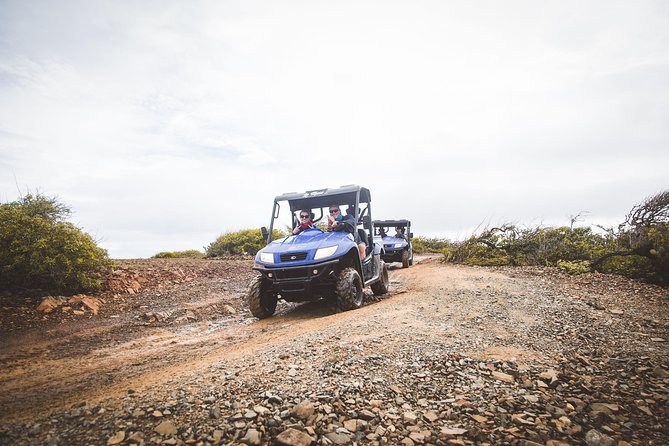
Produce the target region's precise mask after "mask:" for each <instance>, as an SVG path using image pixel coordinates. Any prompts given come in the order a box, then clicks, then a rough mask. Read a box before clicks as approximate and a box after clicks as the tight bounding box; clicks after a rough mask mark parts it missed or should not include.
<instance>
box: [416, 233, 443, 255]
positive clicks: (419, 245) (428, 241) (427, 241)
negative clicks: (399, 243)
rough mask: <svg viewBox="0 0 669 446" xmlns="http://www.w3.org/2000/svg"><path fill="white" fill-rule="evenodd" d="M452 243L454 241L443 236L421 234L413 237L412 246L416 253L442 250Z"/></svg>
mask: <svg viewBox="0 0 669 446" xmlns="http://www.w3.org/2000/svg"><path fill="white" fill-rule="evenodd" d="M452 245H453V243H451V242H450V241H448V240H446V239H443V238H436V237H422V236H419V237H414V238H412V239H411V247H412V249H413V252H414V253H416V254H422V253H426V252H441V251H442V250H443V249H445V248H448V247H450V246H452Z"/></svg>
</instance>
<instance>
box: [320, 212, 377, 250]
mask: <svg viewBox="0 0 669 446" xmlns="http://www.w3.org/2000/svg"><path fill="white" fill-rule="evenodd" d="M329 212H330V214H329V215H328V231H332V232H350V233H351V234H353V238H354V239H355V241H356V243H357V245H358V254H359V255H360V260H364V259H365V251H366V249H367V245H366V244H365V242H364V241H362V240H361V239H360V236H359V235H358V234H357V233H356V230H355V216H354V214H355V208H354V207H351V206H349V207H348V209H346V216H345V217H344V216H342V215H341V209H340V208H339V206H337V205H333V206H330V208H329Z"/></svg>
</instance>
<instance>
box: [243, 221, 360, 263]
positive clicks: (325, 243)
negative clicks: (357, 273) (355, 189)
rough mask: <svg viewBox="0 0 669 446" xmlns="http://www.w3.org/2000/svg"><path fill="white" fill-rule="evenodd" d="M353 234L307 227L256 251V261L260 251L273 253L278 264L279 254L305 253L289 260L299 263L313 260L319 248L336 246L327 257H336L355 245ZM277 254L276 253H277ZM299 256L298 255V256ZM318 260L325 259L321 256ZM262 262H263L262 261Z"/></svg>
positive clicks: (258, 258) (258, 259)
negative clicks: (295, 259) (294, 259)
mask: <svg viewBox="0 0 669 446" xmlns="http://www.w3.org/2000/svg"><path fill="white" fill-rule="evenodd" d="M353 240H354V239H353V235H352V234H350V233H348V232H323V231H321V230H320V229H308V230H306V231H303V232H301V233H300V234H297V235H289V236H288V237H286V238H283V239H281V240H275V241H273V242H272V243H270V244H269V245H267V246H265V247H264V248H263V249H261V250H260V251H258V254H257V255H256V261H260V256H261V253H265V254H268V253H271V254H275V255H274V262H275V264H279V263H281V262H279V260H278V259H279V256H278V255H281V254H290V253H306V256H305V257H304V258H302V259H301V260H297V261H295V262H291V264H295V265H298V264H301V263H309V262H313V261H314V260H313V259H314V255H315V254H316V251H317V250H318V249H319V248H329V247H331V246H337V247H338V248H337V250H336V251H335V252H334V253H333V254H332V255H330V256H328V258H331V257H337V256H339V255H342V253H344V252H347V251H348V250H349V249H350V248H351V246H352V245H353V246H354V245H355V242H354V241H353ZM277 254H278V255H277ZM298 258H299V256H298ZM320 260H325V259H324V258H321V259H320ZM263 263H264V262H263Z"/></svg>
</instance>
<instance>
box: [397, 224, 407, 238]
mask: <svg viewBox="0 0 669 446" xmlns="http://www.w3.org/2000/svg"><path fill="white" fill-rule="evenodd" d="M395 238H402V239H406V237H404V228H400V227H398V228H395Z"/></svg>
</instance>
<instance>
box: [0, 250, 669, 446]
mask: <svg viewBox="0 0 669 446" xmlns="http://www.w3.org/2000/svg"><path fill="white" fill-rule="evenodd" d="M118 266H119V268H118V270H117V272H116V274H115V275H114V276H113V277H112V281H113V282H111V283H110V285H112V288H113V291H112V292H108V293H105V294H101V295H94V296H92V295H88V296H83V295H80V296H74V297H67V298H64V297H59V296H49V297H46V296H37V295H36V294H35V293H32V294H28V295H26V296H23V297H20V296H14V295H3V296H0V306H1V308H0V322H1V324H2V325H1V328H0V339H1V340H2V341H1V342H0V365H1V367H0V445H32V444H48V445H89V444H90V445H117V444H122V445H150V444H155V445H159V444H163V445H183V444H188V445H228V444H230V445H237V444H246V445H268V444H276V445H310V444H313V445H330V444H358V445H386V444H387V445H395V444H397V445H485V444H488V445H497V444H509V445H522V444H525V445H535V444H540V445H553V446H558V445H579V444H587V445H591V446H594V445H617V446H624V445H627V444H632V445H637V444H638V445H667V444H669V421H668V420H669V342H668V341H669V312H667V307H668V305H669V291H668V290H666V289H662V288H658V287H655V286H652V285H647V284H642V283H639V282H635V281H632V280H628V279H624V278H620V277H616V276H606V275H600V274H589V275H584V276H575V277H571V276H567V275H564V274H561V273H559V272H557V271H556V270H554V269H548V268H528V269H504V268H500V269H486V268H469V267H462V266H454V265H447V264H443V263H441V262H439V259H438V258H434V257H433V258H430V257H427V258H424V259H421V260H420V261H418V262H417V264H416V265H414V266H412V267H411V268H408V269H401V268H398V267H394V268H392V270H391V292H390V293H389V294H388V295H387V296H384V297H383V298H375V297H374V296H372V295H371V294H368V295H367V299H366V305H365V306H364V307H363V308H361V309H359V310H355V311H350V312H344V313H340V312H337V311H336V309H335V308H333V307H330V306H328V305H324V304H320V303H310V304H303V305H296V304H285V303H284V304H280V306H279V309H278V312H277V314H276V315H275V316H274V317H272V318H269V319H266V320H262V321H257V320H255V319H254V318H252V317H251V316H250V314H249V312H248V310H247V309H246V308H245V305H244V302H243V293H244V290H245V288H246V284H247V283H248V281H249V279H250V278H251V271H250V266H251V260H250V259H246V258H234V259H225V260H215V261H211V260H209V261H206V260H141V261H122V262H119V265H118ZM38 308H39V309H38Z"/></svg>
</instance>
